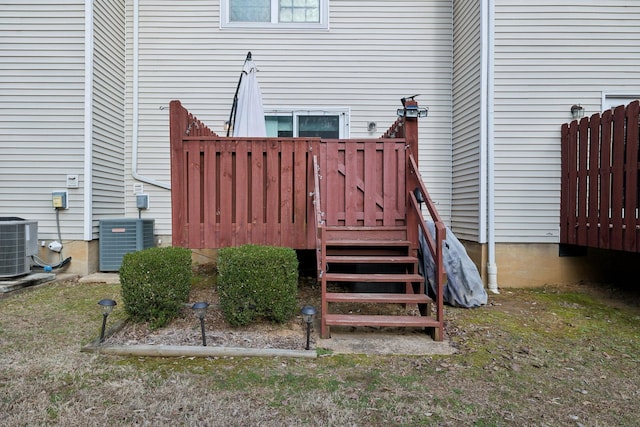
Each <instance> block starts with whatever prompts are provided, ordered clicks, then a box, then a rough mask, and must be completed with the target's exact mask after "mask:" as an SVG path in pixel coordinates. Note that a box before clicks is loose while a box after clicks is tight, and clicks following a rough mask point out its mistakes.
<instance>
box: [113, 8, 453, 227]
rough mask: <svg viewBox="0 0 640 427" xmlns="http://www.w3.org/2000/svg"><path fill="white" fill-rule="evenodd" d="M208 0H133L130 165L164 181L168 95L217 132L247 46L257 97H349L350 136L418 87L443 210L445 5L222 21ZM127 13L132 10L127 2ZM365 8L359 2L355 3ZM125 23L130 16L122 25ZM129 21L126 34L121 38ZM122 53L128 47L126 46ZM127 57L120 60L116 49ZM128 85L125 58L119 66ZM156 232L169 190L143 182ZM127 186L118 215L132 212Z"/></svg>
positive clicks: (314, 100)
mask: <svg viewBox="0 0 640 427" xmlns="http://www.w3.org/2000/svg"><path fill="white" fill-rule="evenodd" d="M219 4H220V3H219V2H218V1H211V0H201V1H199V0H189V1H183V2H180V4H179V5H177V4H175V3H171V2H164V1H159V0H156V1H151V0H145V1H141V2H140V9H139V14H140V46H139V47H140V49H139V61H140V62H139V63H140V67H139V74H140V81H139V89H140V90H139V106H140V110H139V113H140V115H139V128H138V135H139V139H138V146H139V150H138V158H139V161H138V172H139V173H140V174H141V175H144V176H147V177H149V178H152V179H155V180H158V181H162V182H165V183H168V182H169V181H170V161H169V127H168V125H169V114H168V109H167V108H166V107H167V106H168V104H169V101H170V100H172V99H179V100H180V101H181V102H182V103H183V105H184V106H185V107H186V108H187V109H189V111H191V112H192V113H193V114H195V115H196V116H198V118H199V119H201V120H202V121H204V122H205V123H206V124H207V125H208V126H209V127H210V128H211V129H212V130H214V131H215V132H218V133H219V134H226V133H225V132H224V130H223V125H224V122H225V121H226V120H228V117H229V111H230V109H231V104H232V100H233V95H234V92H235V89H236V86H237V82H238V78H239V75H240V72H241V69H242V65H243V61H244V59H245V57H246V54H247V52H249V51H251V52H252V55H253V59H254V61H255V62H256V65H257V67H258V69H259V70H260V71H259V72H258V81H259V83H260V86H261V89H262V96H263V101H264V103H265V105H282V106H291V107H296V106H305V107H326V106H332V107H343V108H350V112H351V120H350V133H351V137H352V138H353V137H355V138H357V137H366V138H368V137H371V135H370V134H369V132H367V124H368V123H369V122H376V123H377V125H378V134H377V135H380V134H382V133H383V132H384V131H385V130H386V129H387V127H388V126H390V125H391V124H392V123H393V122H394V120H395V119H396V110H397V108H399V107H400V98H402V97H404V96H411V95H414V94H420V96H419V97H418V98H417V101H418V102H419V103H420V104H421V105H423V106H427V107H429V117H427V118H425V119H421V121H420V135H421V137H420V159H419V161H420V165H421V166H420V167H421V170H422V171H423V176H424V178H425V181H426V182H427V185H428V188H429V190H430V192H431V196H432V198H433V199H434V201H435V202H436V203H437V204H438V208H439V210H440V213H441V215H442V216H443V218H444V219H445V220H448V218H449V214H450V197H451V196H450V179H451V74H452V45H451V44H452V41H451V39H452V33H451V32H452V10H451V2H450V1H449V0H433V1H422V0H414V1H395V2H388V1H382V0H377V1H334V2H331V7H330V14H331V16H330V22H331V29H330V30H329V31H324V32H305V31H302V30H300V31H296V30H286V31H284V30H283V31H274V30H269V31H263V32H260V31H257V30H256V31H251V32H241V31H226V30H220V29H219V28H218V25H217V23H218V21H219ZM127 7H128V19H129V20H131V19H132V16H133V9H132V6H131V2H128V6H127ZM365 10H366V13H363V11H365ZM131 27H132V26H131ZM131 40H132V33H129V34H128V43H127V45H128V46H131V45H132V43H131ZM128 57H129V58H133V51H132V50H129V51H128ZM128 63H132V62H131V61H128ZM127 76H128V77H127V78H128V81H127V88H128V90H129V89H131V88H132V86H133V82H132V77H133V70H131V69H129V70H128V75H127ZM127 102H128V107H127V132H126V135H127V138H128V140H127V143H126V146H127V170H128V172H127V180H128V182H127V186H126V191H127V195H128V194H129V192H130V190H131V188H132V187H133V184H134V183H135V181H134V180H133V179H132V178H131V174H130V170H131V151H130V147H131V146H132V145H133V144H132V141H131V140H130V135H132V127H131V126H132V125H133V124H132V122H131V119H130V117H131V116H132V105H133V101H132V100H131V99H128V100H127ZM144 188H145V192H147V193H149V194H150V203H151V205H152V208H151V209H149V210H148V211H146V212H144V213H143V216H147V217H153V218H154V219H155V220H156V232H157V233H158V234H169V233H170V230H171V221H170V191H168V190H164V189H162V188H158V187H154V186H152V185H149V184H144ZM134 202H135V201H134V199H133V198H130V197H128V196H127V211H128V215H129V216H133V215H134V214H137V210H136V209H135V205H134Z"/></svg>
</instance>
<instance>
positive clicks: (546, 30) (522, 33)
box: [495, 0, 640, 243]
mask: <svg viewBox="0 0 640 427" xmlns="http://www.w3.org/2000/svg"><path fill="white" fill-rule="evenodd" d="M638 22H640V3H638V2H630V1H623V0H609V1H607V2H602V1H594V0H580V1H578V0H572V1H564V2H562V3H561V4H558V2H557V1H551V0H538V1H526V2H523V1H519V0H509V1H507V0H497V1H496V35H495V37H496V44H495V52H496V53H495V144H496V150H495V155H496V241H497V242H536V243H557V242H558V241H559V237H558V234H559V214H560V212H559V211H560V126H561V125H562V123H565V122H569V121H570V120H571V113H570V108H571V106H572V105H573V104H581V105H582V106H583V107H585V115H587V116H589V115H591V114H593V113H595V112H599V111H600V105H601V99H602V93H603V92H609V93H614V92H615V93H624V92H627V93H639V92H640V91H639V89H640V82H638V79H637V76H638V74H637V73H638V69H640V27H639V26H638Z"/></svg>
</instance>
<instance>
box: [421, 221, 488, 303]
mask: <svg viewBox="0 0 640 427" xmlns="http://www.w3.org/2000/svg"><path fill="white" fill-rule="evenodd" d="M427 227H428V228H429V233H431V236H433V237H434V238H435V233H436V232H435V224H434V223H433V222H427ZM419 231H420V233H419V238H420V268H421V272H422V274H423V275H424V276H425V280H426V282H427V285H428V288H429V289H430V291H431V293H433V294H435V262H434V261H433V257H432V256H431V252H429V247H428V245H427V241H426V239H425V237H424V235H423V233H422V229H420V230H419ZM443 258H444V269H445V272H446V273H447V282H446V283H445V284H444V287H443V288H444V289H443V299H444V302H445V303H446V304H450V305H452V306H454V307H466V308H473V307H479V306H481V305H485V304H486V303H487V291H486V290H485V289H484V284H483V283H482V278H481V277H480V273H478V269H477V268H476V265H475V264H474V263H473V261H472V260H471V258H469V255H467V251H466V249H465V248H464V246H463V245H462V243H460V241H459V240H458V239H457V238H456V236H455V235H454V234H453V232H451V230H450V229H449V228H448V227H447V237H446V239H445V241H444V242H443Z"/></svg>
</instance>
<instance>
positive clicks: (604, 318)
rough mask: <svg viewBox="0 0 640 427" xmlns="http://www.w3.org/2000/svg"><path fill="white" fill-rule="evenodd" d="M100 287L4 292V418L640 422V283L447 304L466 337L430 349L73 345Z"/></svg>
mask: <svg viewBox="0 0 640 427" xmlns="http://www.w3.org/2000/svg"><path fill="white" fill-rule="evenodd" d="M207 280H208V279H204V278H203V279H202V281H201V282H200V284H199V285H198V287H200V288H201V287H202V286H207V285H206V283H209V282H208V281H207ZM203 283H204V285H203ZM209 285H210V286H213V284H212V283H209ZM102 298H114V299H116V300H118V301H120V300H121V299H120V297H119V286H117V285H105V284H80V283H78V282H75V281H69V282H59V283H52V284H45V285H41V286H38V287H35V288H32V289H28V290H25V291H22V292H18V293H14V294H11V295H5V296H3V297H2V298H0V424H1V425H3V426H38V425H64V426H91V425H96V426H102V425H151V426H165V425H166V426H178V425H194V426H254V425H263V426H282V425H295V426H298V425H309V426H318V425H323V426H324V425H333V426H345V425H349V426H382V425H384V426H389V425H394V426H395V425H403V426H423V425H439V426H441V425H444V426H448V425H451V426H460V425H478V426H494V425H495V426H501V425H509V426H511V425H548V426H565V425H566V426H580V425H582V426H633V425H640V411H639V410H638V408H640V307H639V303H640V300H639V299H638V298H639V296H638V295H637V294H636V295H631V296H630V294H628V293H624V292H621V291H619V290H616V289H613V288H609V287H605V286H603V285H597V284H585V285H576V286H570V287H553V286H549V287H545V288H539V289H528V290H524V289H507V288H503V289H502V290H501V294H500V295H490V296H489V304H488V305H487V306H486V307H483V308H479V309H473V310H466V309H456V308H451V307H447V308H446V321H447V339H449V340H450V341H451V342H452V343H453V344H454V345H455V346H456V348H457V349H458V350H459V351H458V353H456V354H454V355H452V356H431V357H424V356H423V357H407V356H365V355H362V356H353V355H329V356H326V357H320V358H318V359H313V360H309V359H280V358H235V359H232V358H227V359H221V358H217V359H216V358H210V359H197V358H181V359H169V358H122V357H109V356H103V355H96V354H89V353H81V352H80V348H81V346H82V345H84V344H87V343H89V342H90V341H92V340H93V339H95V337H96V336H97V335H98V334H99V327H100V321H101V315H100V313H99V311H98V310H97V304H96V302H97V301H98V300H99V299H102ZM123 316H124V314H123V310H121V307H118V309H117V310H116V311H115V312H114V314H113V315H112V317H109V323H110V324H111V323H112V322H115V321H117V320H118V319H119V318H120V319H122V318H123Z"/></svg>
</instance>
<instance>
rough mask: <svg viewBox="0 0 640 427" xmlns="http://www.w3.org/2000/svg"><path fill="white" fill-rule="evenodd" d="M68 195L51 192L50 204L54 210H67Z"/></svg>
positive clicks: (60, 192) (62, 192) (63, 192)
mask: <svg viewBox="0 0 640 427" xmlns="http://www.w3.org/2000/svg"><path fill="white" fill-rule="evenodd" d="M68 200H69V197H68V193H67V192H66V191H53V192H52V193H51V202H52V203H53V208H54V209H68V208H69V204H68Z"/></svg>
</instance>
